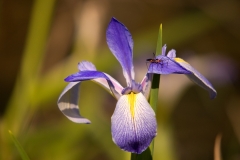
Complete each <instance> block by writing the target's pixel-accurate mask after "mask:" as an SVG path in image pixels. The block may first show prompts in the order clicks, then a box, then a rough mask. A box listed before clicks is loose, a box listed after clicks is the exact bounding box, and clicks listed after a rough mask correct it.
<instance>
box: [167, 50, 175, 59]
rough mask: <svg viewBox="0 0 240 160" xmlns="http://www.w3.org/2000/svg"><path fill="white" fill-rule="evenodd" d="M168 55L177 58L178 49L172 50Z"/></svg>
mask: <svg viewBox="0 0 240 160" xmlns="http://www.w3.org/2000/svg"><path fill="white" fill-rule="evenodd" d="M167 57H169V58H171V59H173V58H176V50H175V49H172V50H170V51H169V52H168V54H167Z"/></svg>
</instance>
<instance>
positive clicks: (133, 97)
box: [128, 92, 136, 117]
mask: <svg viewBox="0 0 240 160" xmlns="http://www.w3.org/2000/svg"><path fill="white" fill-rule="evenodd" d="M135 102H136V94H134V93H133V92H131V93H130V94H128V103H129V105H130V112H131V115H132V117H134V109H135V108H134V107H135Z"/></svg>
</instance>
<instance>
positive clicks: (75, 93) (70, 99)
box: [57, 82, 91, 124]
mask: <svg viewBox="0 0 240 160" xmlns="http://www.w3.org/2000/svg"><path fill="white" fill-rule="evenodd" d="M79 86H80V82H71V83H69V84H68V85H67V86H66V87H65V89H64V90H63V92H62V93H61V95H60V96H59V98H58V102H57V104H58V108H59V109H60V111H61V112H62V113H63V114H64V115H65V116H66V117H67V118H68V119H69V120H71V121H73V122H75V123H85V124H89V123H91V121H90V120H88V119H86V118H84V117H82V116H81V115H80V111H79V106H78V98H79Z"/></svg>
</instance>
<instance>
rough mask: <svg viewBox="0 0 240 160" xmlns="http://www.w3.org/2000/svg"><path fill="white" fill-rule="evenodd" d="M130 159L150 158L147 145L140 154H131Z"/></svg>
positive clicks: (142, 159) (141, 159)
mask: <svg viewBox="0 0 240 160" xmlns="http://www.w3.org/2000/svg"><path fill="white" fill-rule="evenodd" d="M131 160H152V155H151V151H150V149H149V147H148V148H147V149H146V150H145V151H144V152H142V153H141V154H135V153H132V154H131Z"/></svg>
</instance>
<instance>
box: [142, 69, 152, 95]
mask: <svg viewBox="0 0 240 160" xmlns="http://www.w3.org/2000/svg"><path fill="white" fill-rule="evenodd" d="M152 78H153V74H151V73H147V74H146V75H145V76H144V77H143V79H142V81H141V85H142V94H143V95H144V97H145V98H146V99H148V98H149V95H150V90H151V86H152Z"/></svg>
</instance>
